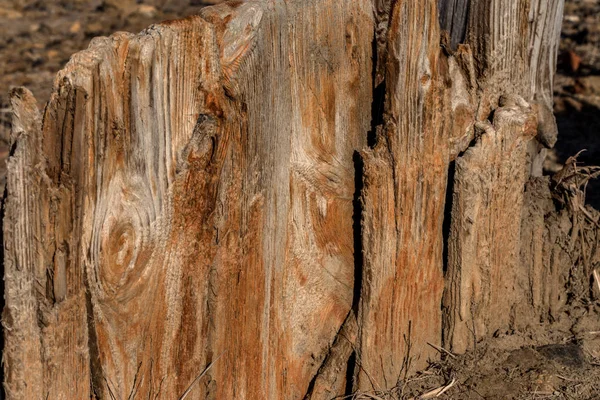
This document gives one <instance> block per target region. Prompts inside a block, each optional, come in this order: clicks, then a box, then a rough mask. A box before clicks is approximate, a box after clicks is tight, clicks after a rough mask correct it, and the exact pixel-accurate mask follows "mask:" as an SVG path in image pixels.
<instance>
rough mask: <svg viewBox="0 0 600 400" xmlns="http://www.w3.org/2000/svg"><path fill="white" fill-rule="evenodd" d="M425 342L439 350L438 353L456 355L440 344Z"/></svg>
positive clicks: (453, 356)
mask: <svg viewBox="0 0 600 400" xmlns="http://www.w3.org/2000/svg"><path fill="white" fill-rule="evenodd" d="M427 344H428V345H430V346H431V347H433V348H434V349H436V350H437V351H439V352H440V353H444V354H448V355H449V356H450V357H452V358H456V356H455V355H454V354H452V353H451V352H449V351H448V350H446V349H445V348H443V347H441V346H436V345H435V344H433V343H429V342H427Z"/></svg>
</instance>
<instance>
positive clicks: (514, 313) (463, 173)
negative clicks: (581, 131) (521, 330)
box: [444, 1, 563, 352]
mask: <svg viewBox="0 0 600 400" xmlns="http://www.w3.org/2000/svg"><path fill="white" fill-rule="evenodd" d="M551 3H552V4H550V3H549V2H543V4H542V3H540V2H536V1H534V2H528V1H518V2H501V1H491V2H482V1H477V2H471V4H470V7H471V8H470V10H471V17H470V19H469V27H468V29H467V38H466V43H468V44H469V46H470V47H471V48H472V49H473V51H474V58H475V59H476V60H478V61H479V62H478V64H477V66H476V71H477V81H478V87H480V88H482V91H481V92H480V97H479V101H478V104H479V110H478V113H477V114H478V117H477V118H478V120H485V119H487V116H488V115H490V114H491V113H492V112H493V118H492V119H493V125H489V124H487V125H484V126H482V129H484V131H483V132H484V133H483V134H482V135H481V136H480V138H479V139H476V141H475V144H474V146H472V147H471V148H469V149H468V150H467V151H466V152H465V154H464V155H462V156H460V157H459V158H458V159H457V161H456V173H455V176H454V183H453V200H452V208H451V223H450V231H449V236H448V260H447V265H448V267H447V268H448V269H447V273H446V278H447V279H446V292H445V295H444V310H445V311H444V315H445V319H444V345H445V346H446V347H447V348H448V349H450V350H452V351H455V352H463V351H465V350H466V349H467V348H469V347H472V346H474V345H475V342H476V341H477V340H481V339H483V338H485V337H486V336H487V335H489V334H492V333H494V332H496V331H497V330H508V329H511V328H514V327H515V326H517V325H523V321H524V320H526V319H527V318H528V317H533V315H535V314H532V313H531V310H530V309H527V307H523V304H524V302H526V300H527V299H530V298H532V296H534V294H532V292H531V291H532V290H534V291H537V290H540V289H541V288H540V287H537V288H533V287H532V285H531V283H530V279H531V278H532V277H534V276H535V275H536V274H537V273H538V272H533V271H529V270H528V269H529V268H532V265H522V264H521V263H520V261H521V259H520V258H519V253H520V252H521V251H522V250H521V249H522V248H523V247H524V246H529V245H531V244H530V243H529V242H527V240H531V239H533V237H521V229H522V228H521V227H522V223H521V221H522V219H523V218H531V219H532V220H535V219H536V218H540V217H541V218H542V219H543V214H544V211H543V209H544V208H543V207H536V205H535V204H531V203H529V202H528V203H527V204H526V207H525V206H524V203H523V192H524V188H525V184H526V183H527V182H528V180H529V177H530V175H531V176H536V175H540V174H541V164H542V162H543V158H544V156H545V150H544V149H543V146H547V147H551V146H553V145H554V142H555V141H556V124H555V121H554V117H553V116H552V113H551V112H550V111H549V110H550V109H551V104H552V103H551V98H552V87H551V76H552V74H553V70H554V69H553V65H554V64H553V63H554V62H555V58H556V48H557V46H558V37H557V36H556V32H558V31H559V29H560V21H559V20H557V19H556V16H557V14H562V5H563V2H560V1H558V2H551ZM543 32H550V33H551V34H550V36H549V37H548V36H545V38H544V39H541V38H540V37H541V36H543V35H544V33H543ZM541 48H543V49H544V50H542V51H541V52H540V49H541ZM503 94H508V96H502V95H503ZM515 95H520V96H523V97H524V98H525V99H526V100H527V101H529V102H531V104H529V103H528V102H527V101H524V100H523V99H522V98H521V97H520V96H515ZM503 101H504V102H505V103H506V104H503ZM507 106H508V108H507ZM534 137H535V139H534ZM539 213H541V214H542V215H541V216H538V215H539ZM528 214H529V216H527V215H528ZM527 222H528V223H529V222H532V221H527ZM523 233H524V234H526V233H527V230H525V231H524V232H523ZM538 235H539V233H538ZM537 269H539V267H537ZM550 282H551V281H550V280H548V281H543V282H542V281H538V283H539V284H540V285H542V286H545V285H546V284H548V283H550ZM538 318H539V316H538Z"/></svg>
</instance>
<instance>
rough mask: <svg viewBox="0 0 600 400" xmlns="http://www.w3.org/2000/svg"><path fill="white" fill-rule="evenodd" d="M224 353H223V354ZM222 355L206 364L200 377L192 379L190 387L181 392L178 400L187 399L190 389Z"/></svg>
mask: <svg viewBox="0 0 600 400" xmlns="http://www.w3.org/2000/svg"><path fill="white" fill-rule="evenodd" d="M223 353H224V352H223ZM223 353H221V354H219V355H218V356H217V358H215V359H214V360H212V361H211V362H210V364H208V365H207V366H206V368H204V370H203V371H202V372H201V373H200V375H198V376H197V377H196V379H194V380H193V381H192V383H190V386H188V388H187V389H185V392H183V394H182V395H181V397H179V400H183V399H185V398H186V397H187V395H188V394H190V392H191V391H192V389H193V388H194V385H195V384H196V383H197V382H198V381H199V380H200V378H202V377H203V376H204V375H205V374H206V373H207V372H208V370H209V369H210V368H211V367H212V366H213V365H214V363H216V362H217V361H219V358H221V356H222V355H223Z"/></svg>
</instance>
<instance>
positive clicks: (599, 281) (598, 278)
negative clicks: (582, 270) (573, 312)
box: [592, 269, 600, 293]
mask: <svg viewBox="0 0 600 400" xmlns="http://www.w3.org/2000/svg"><path fill="white" fill-rule="evenodd" d="M592 274H593V275H594V280H595V281H596V286H597V287H598V293H600V274H598V269H595V270H594V271H593V272H592Z"/></svg>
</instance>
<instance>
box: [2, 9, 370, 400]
mask: <svg viewBox="0 0 600 400" xmlns="http://www.w3.org/2000/svg"><path fill="white" fill-rule="evenodd" d="M372 26H373V16H372V13H371V8H370V4H369V3H367V2H366V1H359V2H342V3H340V2H336V1H329V2H321V1H319V2H316V1H315V2H312V3H310V4H308V3H306V2H303V3H297V4H284V3H283V2H273V3H270V2H250V3H244V4H240V3H231V5H224V6H219V7H217V8H210V9H206V11H205V12H204V13H203V15H202V16H199V17H193V18H189V19H186V20H182V21H174V22H170V23H165V24H161V25H156V26H153V27H151V28H149V29H148V30H146V31H144V32H142V33H141V34H139V35H130V34H117V35H114V36H112V37H111V38H98V39H94V41H93V42H92V44H91V45H90V48H89V49H88V50H86V51H84V52H82V53H79V54H77V55H75V56H74V57H73V59H72V60H71V62H70V63H69V64H68V65H67V67H66V68H65V69H64V70H63V71H62V72H61V73H60V74H59V76H58V78H57V81H56V83H57V88H56V90H55V92H54V94H53V96H52V99H51V101H50V103H49V105H48V107H47V109H46V113H45V117H44V123H43V127H42V132H43V145H42V144H38V145H36V144H35V143H29V142H28V141H27V140H25V139H23V140H20V141H18V144H17V147H18V149H19V152H17V153H15V155H14V157H13V159H12V161H11V171H12V172H11V178H10V182H11V183H9V199H8V203H7V204H9V205H10V204H14V205H13V206H8V207H7V210H8V211H7V212H8V217H7V219H6V220H5V221H6V223H7V225H5V226H6V237H7V240H6V243H7V247H8V248H12V247H14V250H11V251H12V252H13V253H10V252H7V260H10V257H13V258H17V259H18V263H17V262H15V264H14V265H15V267H14V268H17V266H23V267H19V268H20V269H18V270H17V272H15V278H14V279H16V280H17V281H18V282H21V281H22V282H25V283H23V284H21V283H16V281H15V283H12V282H9V283H8V285H9V286H11V287H13V286H14V287H15V288H19V290H21V291H23V292H24V293H25V294H30V292H31V291H32V290H33V289H31V287H33V285H34V284H35V285H38V286H41V289H40V290H41V291H42V294H41V295H39V296H37V297H36V296H34V297H31V295H29V297H27V296H24V295H23V296H22V295H21V294H19V293H15V294H14V295H13V294H11V295H9V296H7V310H15V312H14V313H13V314H14V315H18V316H19V318H20V319H18V320H15V322H13V323H12V325H8V322H7V323H6V326H7V327H10V326H13V325H14V324H16V325H14V326H15V330H16V334H15V335H13V337H9V338H8V340H7V342H8V343H9V345H8V346H9V347H10V349H12V350H11V351H9V352H7V354H6V363H5V367H6V371H7V376H8V377H10V378H9V379H7V387H9V388H10V393H11V398H16V399H18V398H46V397H47V396H48V398H54V399H59V398H89V397H90V395H92V396H96V397H98V398H111V397H112V396H115V397H116V398H128V397H129V396H132V395H134V396H135V397H136V398H137V397H141V398H146V397H150V398H154V397H158V398H177V397H178V396H180V395H181V394H182V393H183V392H184V391H185V390H186V389H187V388H188V386H189V385H190V384H191V383H192V382H193V381H194V379H195V377H196V376H197V375H198V374H199V373H200V372H201V371H202V370H203V369H204V368H205V366H206V365H208V364H209V363H210V362H211V361H213V360H216V358H217V357H218V356H220V355H222V356H221V358H219V359H218V361H216V362H215V363H214V365H213V366H212V367H211V369H210V370H209V371H208V372H207V374H206V375H205V376H204V377H203V378H202V379H201V380H200V381H199V382H198V383H197V384H196V385H195V386H194V388H193V389H192V391H191V392H190V394H189V396H188V398H205V397H206V398H299V397H302V396H304V395H305V393H306V392H307V390H308V386H309V383H310V382H311V380H312V379H313V377H314V376H315V374H316V373H317V371H318V370H319V368H320V366H321V363H322V362H323V360H324V359H325V357H326V355H327V354H328V353H329V348H330V346H331V345H332V344H333V342H334V339H335V338H336V334H337V333H338V330H339V329H340V326H341V325H342V322H343V321H344V319H345V318H346V316H347V315H348V312H349V310H350V307H351V304H352V299H353V284H354V261H353V228H352V214H353V205H352V200H353V193H354V166H353V161H352V156H353V153H354V151H356V150H357V149H360V148H362V147H363V146H364V145H365V143H366V132H367V131H368V129H369V126H370V115H369V107H363V106H362V105H363V104H370V102H371V80H370V79H364V77H365V76H370V75H371V52H372V48H371V41H372V36H373V29H372ZM19 112H20V113H21V114H18V115H24V112H25V111H19ZM24 119H25V120H30V119H31V118H29V116H24ZM31 120H33V119H31ZM38 124H39V122H38ZM29 131H31V133H30V135H29V136H28V137H32V138H38V137H39V135H40V130H39V128H37V127H35V126H32V127H27V132H29ZM36 140H38V141H39V139H36ZM36 146H38V147H39V146H41V147H42V148H43V151H40V152H39V154H41V153H43V154H44V157H43V158H41V159H37V158H35V157H38V158H40V157H39V154H38V152H37V151H36V150H35V149H36V148H38V147H36ZM33 166H35V168H38V169H39V171H38V173H37V174H30V175H29V178H27V173H28V172H27V171H28V169H33ZM20 171H23V172H20ZM44 185H45V186H44ZM25 190H27V193H26V192H25ZM36 192H40V193H42V194H43V193H47V194H48V197H50V200H49V201H48V202H44V201H45V199H43V196H42V198H38V197H37V196H32V195H31V194H32V193H36ZM24 202H27V204H30V206H27V207H25V208H24V209H23V210H22V211H17V210H16V208H18V207H21V204H24ZM11 207H12V208H11ZM13 225H14V226H24V227H27V229H25V228H23V229H25V233H22V232H21V230H19V231H18V232H14V231H13V229H12V228H11V226H13ZM40 230H43V231H42V232H41V233H39V231H40ZM23 235H24V236H23ZM38 241H39V242H40V243H41V244H37V243H38ZM10 243H13V244H12V245H11V244H10ZM11 246H12V247H11ZM36 246H37V247H36ZM40 247H41V249H40ZM36 249H37V250H36ZM12 254H15V255H14V256H13V255H12ZM21 254H23V255H21ZM38 275H39V276H41V278H40V279H37V278H36V277H37V276H38ZM8 276H9V280H10V279H11V278H10V275H8ZM46 276H48V279H46ZM36 279H37V281H38V282H39V283H38V282H36ZM45 282H46V283H45ZM47 288H49V289H47ZM11 290H12V289H11ZM15 290H16V289H15ZM21 310H22V311H21ZM28 310H29V311H28ZM24 341H26V343H25V342H24ZM343 362H344V363H346V362H347V360H343ZM24 365H27V366H28V367H29V368H31V372H27V373H26V372H25V370H24ZM36 365H37V366H38V367H36ZM46 366H52V368H50V369H47V368H46ZM36 371H37V372H36ZM58 372H60V373H61V374H58ZM73 377H77V378H76V382H78V383H77V384H75V385H74V384H73V381H72V380H73V379H74V378H73ZM334 378H335V379H337V377H334ZM90 390H91V393H90V392H89V391H90Z"/></svg>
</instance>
